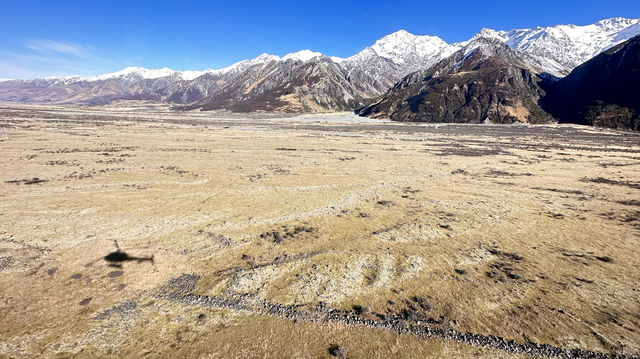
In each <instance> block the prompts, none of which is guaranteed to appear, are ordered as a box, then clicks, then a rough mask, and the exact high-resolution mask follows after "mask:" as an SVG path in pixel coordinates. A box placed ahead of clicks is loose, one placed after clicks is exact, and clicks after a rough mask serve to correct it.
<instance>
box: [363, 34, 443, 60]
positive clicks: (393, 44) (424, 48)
mask: <svg viewBox="0 0 640 359" xmlns="http://www.w3.org/2000/svg"><path fill="white" fill-rule="evenodd" d="M445 47H447V43H446V42H444V40H442V39H441V38H439V37H437V36H429V35H414V34H412V33H410V32H407V31H405V30H399V31H396V32H394V33H392V34H389V35H387V36H385V37H383V38H381V39H379V40H378V41H376V42H375V43H374V44H373V45H372V46H371V47H370V48H369V49H371V50H373V51H375V53H376V54H377V55H378V56H381V57H384V58H387V59H389V60H391V61H393V62H394V63H396V64H403V63H405V61H406V60H407V59H406V57H407V56H419V57H425V56H433V55H434V54H436V53H439V52H440V51H441V50H442V49H443V48H445ZM365 50H366V49H365Z"/></svg>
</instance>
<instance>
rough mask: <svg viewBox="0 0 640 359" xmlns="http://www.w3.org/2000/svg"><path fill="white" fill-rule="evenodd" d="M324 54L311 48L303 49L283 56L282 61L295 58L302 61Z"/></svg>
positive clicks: (294, 59)
mask: <svg viewBox="0 0 640 359" xmlns="http://www.w3.org/2000/svg"><path fill="white" fill-rule="evenodd" d="M320 56H324V55H323V54H322V53H319V52H315V51H311V50H301V51H298V52H293V53H290V54H287V55H285V56H283V57H282V61H287V60H293V61H302V62H307V61H309V60H311V59H314V58H316V57H320Z"/></svg>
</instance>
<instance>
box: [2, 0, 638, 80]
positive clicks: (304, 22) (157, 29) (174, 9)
mask: <svg viewBox="0 0 640 359" xmlns="http://www.w3.org/2000/svg"><path fill="white" fill-rule="evenodd" d="M614 16H622V17H629V18H638V17H640V1H638V0H628V1H613V0H610V1H602V0H600V1H591V0H586V1H575V0H567V1H546V0H539V1H518V0H511V1H466V0H458V1H439V2H434V1H425V0H422V1H403V0H401V1H378V0H371V1H358V2H356V1H349V0H342V1H334V0H323V1H316V0H307V1H304V0H301V1H278V2H275V1H274V2H271V3H270V2H266V1H180V2H178V1H176V2H168V1H161V0H156V1H143V0H128V1H116V0H113V1H87V0H84V1H54V0H49V1H28V0H21V1H11V0H7V1H4V2H3V4H2V5H1V6H0V78H35V77H47V76H64V75H74V74H78V75H95V74H98V73H104V72H112V71H117V70H120V69H122V68H124V67H127V66H143V67H149V68H159V67H165V66H166V67H170V68H172V69H176V70H187V69H194V70H201V69H205V68H220V67H224V66H228V65H230V64H232V63H234V62H237V61H240V60H243V59H246V58H252V57H255V56H257V55H259V54H261V53H263V52H267V53H271V54H275V55H284V54H286V53H289V52H294V51H298V50H301V49H310V50H314V51H320V52H322V53H324V54H326V55H333V56H350V55H352V54H354V53H356V52H358V51H360V50H362V49H363V48H365V47H366V46H369V45H371V44H373V43H374V42H375V40H377V39H378V38H380V37H382V36H384V35H387V34H389V33H391V32H394V31H397V30H400V29H405V30H407V31H409V32H412V33H414V34H420V35H424V34H428V35H437V36H440V37H441V38H442V39H444V40H445V41H447V42H455V41H462V40H466V39H468V38H469V37H471V36H472V35H473V34H475V33H476V32H478V31H479V30H480V29H481V28H483V27H489V28H493V29H497V30H509V29H512V28H522V27H535V26H538V25H539V26H548V25H556V24H568V23H574V24H580V25H583V24H589V23H593V22H595V21H597V20H600V19H603V18H609V17H614Z"/></svg>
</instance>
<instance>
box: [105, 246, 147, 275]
mask: <svg viewBox="0 0 640 359" xmlns="http://www.w3.org/2000/svg"><path fill="white" fill-rule="evenodd" d="M113 242H114V243H115V245H116V250H115V251H113V252H111V253H109V254H107V255H106V256H104V260H105V261H107V262H108V263H109V264H108V265H109V267H115V268H122V265H123V264H124V263H125V262H138V263H142V262H151V264H154V262H153V255H151V256H149V257H136V256H132V255H129V254H128V253H127V252H124V251H123V250H122V249H120V246H119V245H118V242H117V241H116V240H113Z"/></svg>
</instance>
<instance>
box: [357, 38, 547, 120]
mask: <svg viewBox="0 0 640 359" xmlns="http://www.w3.org/2000/svg"><path fill="white" fill-rule="evenodd" d="M540 81H541V80H540V79H539V78H538V77H537V76H536V75H534V74H533V72H532V71H531V70H530V69H529V67H528V66H527V65H526V64H525V62H524V61H523V60H521V59H520V57H519V55H518V54H517V53H516V52H515V51H514V50H512V49H511V48H509V47H508V46H507V45H505V44H504V43H501V42H499V41H497V40H494V39H488V38H478V39H476V40H475V41H473V42H471V43H469V44H468V45H467V46H465V47H464V48H463V49H462V50H460V51H458V52H456V53H455V54H453V55H452V56H450V57H449V58H447V59H444V60H442V61H441V62H439V63H438V64H436V65H434V66H433V67H431V68H430V69H429V70H427V71H421V72H416V73H413V74H410V75H408V76H407V77H405V78H404V79H403V80H402V81H401V82H399V83H398V84H396V85H395V86H394V87H393V88H392V89H391V90H389V91H388V92H387V93H386V94H385V95H383V96H382V97H381V98H380V99H379V100H378V101H377V102H376V103H374V104H372V105H370V106H368V107H365V108H363V109H361V110H360V111H359V114H360V115H362V116H369V117H386V118H390V119H391V120H395V121H407V122H457V123H482V122H491V123H514V122H529V123H544V122H548V121H550V120H551V118H550V116H548V115H547V114H546V113H545V112H544V111H543V110H542V109H541V108H540V106H539V105H538V101H539V100H540V98H541V97H542V96H543V95H544V91H543V90H542V88H541V87H540V86H539V82H540Z"/></svg>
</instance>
